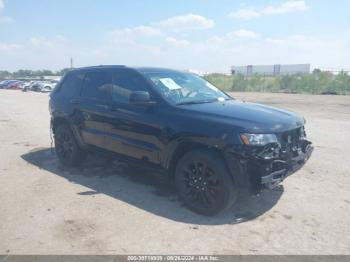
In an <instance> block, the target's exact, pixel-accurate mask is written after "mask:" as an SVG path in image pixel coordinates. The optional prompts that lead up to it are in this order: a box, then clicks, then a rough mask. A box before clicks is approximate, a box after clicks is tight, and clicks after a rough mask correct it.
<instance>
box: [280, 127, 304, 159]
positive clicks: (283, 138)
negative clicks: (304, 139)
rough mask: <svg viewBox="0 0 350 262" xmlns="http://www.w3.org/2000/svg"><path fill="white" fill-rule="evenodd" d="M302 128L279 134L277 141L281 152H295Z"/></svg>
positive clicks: (299, 143) (298, 147) (298, 145)
mask: <svg viewBox="0 0 350 262" xmlns="http://www.w3.org/2000/svg"><path fill="white" fill-rule="evenodd" d="M302 132H304V130H303V128H302V127H300V128H296V129H293V130H290V131H286V132H283V133H281V134H279V142H280V144H281V149H282V152H286V153H288V152H291V151H292V152H295V151H298V149H300V147H301V136H302V135H303V133H302Z"/></svg>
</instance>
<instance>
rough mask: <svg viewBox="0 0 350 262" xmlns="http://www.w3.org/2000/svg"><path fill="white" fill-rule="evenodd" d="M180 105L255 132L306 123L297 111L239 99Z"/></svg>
mask: <svg viewBox="0 0 350 262" xmlns="http://www.w3.org/2000/svg"><path fill="white" fill-rule="evenodd" d="M180 107H181V108H182V109H185V110H188V111H191V112H192V113H193V114H196V115H197V114H200V116H201V117H205V116H207V117H209V118H212V119H213V121H225V122H229V123H231V124H233V125H234V126H236V127H240V128H241V129H243V130H245V131H247V132H253V133H259V132H260V133H279V132H284V131H288V130H291V129H295V128H298V127H301V126H303V125H304V119H303V117H301V116H299V115H298V114H296V113H293V112H289V111H286V110H283V109H278V108H275V107H271V106H266V105H262V104H257V103H250V102H243V101H239V100H228V101H224V102H214V103H202V104H189V105H182V106H180ZM197 117H198V116H197Z"/></svg>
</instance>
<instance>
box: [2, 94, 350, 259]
mask: <svg viewBox="0 0 350 262" xmlns="http://www.w3.org/2000/svg"><path fill="white" fill-rule="evenodd" d="M233 95H234V96H235V97H237V98H239V99H244V100H249V101H258V102H261V103H265V104H269V105H273V106H277V107H282V108H286V109H289V110H292V111H295V112H298V113H300V114H302V115H303V116H305V118H306V119H307V133H308V135H309V137H310V139H311V140H312V141H313V142H314V146H315V151H314V153H313V155H312V157H311V159H310V160H309V162H308V163H307V164H306V165H305V167H304V168H303V169H302V170H300V171H298V172H297V173H296V174H294V175H293V176H291V177H289V178H288V179H287V180H285V181H284V182H283V186H281V187H279V188H277V189H275V190H273V191H271V192H267V193H264V194H262V195H261V196H260V197H255V198H251V199H246V200H245V201H244V202H243V203H242V204H241V205H240V206H238V207H236V209H235V210H230V211H228V212H225V213H223V214H220V215H219V216H216V217H212V218H207V217H203V216H200V215H196V214H194V213H192V212H191V211H188V210H187V209H186V208H185V207H183V206H182V204H181V203H180V202H179V201H178V200H177V198H176V194H175V193H174V190H173V189H172V187H170V186H168V185H166V184H165V183H164V181H163V180H162V179H160V178H159V176H158V175H156V174H149V173H147V172H145V171H137V170H135V169H132V168H128V167H126V166H124V165H123V164H120V163H117V162H115V161H114V162H113V161H112V160H107V159H102V158H99V157H95V156H91V157H90V158H89V161H87V163H86V164H84V166H83V167H82V168H80V169H69V168H65V167H63V166H61V165H60V164H59V163H58V161H57V159H56V157H55V155H54V154H52V152H51V151H50V134H49V113H48V95H47V94H40V93H31V92H30V93H23V92H19V91H11V90H0V142H1V147H0V156H1V158H0V185H1V191H0V214H1V216H0V239H1V240H0V254H203V253H204V254H350V218H349V217H350V171H349V170H350V157H349V152H350V139H349V138H350V97H345V96H311V95H294V94H293V95H292V94H259V93H234V94H233Z"/></svg>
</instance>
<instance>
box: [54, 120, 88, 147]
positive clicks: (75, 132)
mask: <svg viewBox="0 0 350 262" xmlns="http://www.w3.org/2000/svg"><path fill="white" fill-rule="evenodd" d="M60 125H66V126H68V127H69V128H70V129H71V131H72V132H73V135H74V137H75V139H76V141H77V142H78V145H79V146H80V147H82V148H85V147H86V144H85V143H84V141H83V139H82V137H81V135H80V133H79V131H78V129H77V128H76V127H74V125H73V124H72V122H71V121H69V119H67V118H65V117H62V116H54V117H52V118H51V130H52V132H53V134H54V135H55V132H56V130H57V128H58V127H59V126H60Z"/></svg>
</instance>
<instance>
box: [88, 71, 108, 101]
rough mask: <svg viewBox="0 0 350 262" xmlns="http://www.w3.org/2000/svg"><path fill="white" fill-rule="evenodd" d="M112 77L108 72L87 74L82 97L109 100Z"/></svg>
mask: <svg viewBox="0 0 350 262" xmlns="http://www.w3.org/2000/svg"><path fill="white" fill-rule="evenodd" d="M111 83H112V77H111V75H110V74H109V73H108V72H88V73H86V74H85V79H84V88H83V92H82V97H86V98H90V99H94V100H103V101H106V100H108V98H109V94H110V87H111Z"/></svg>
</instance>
